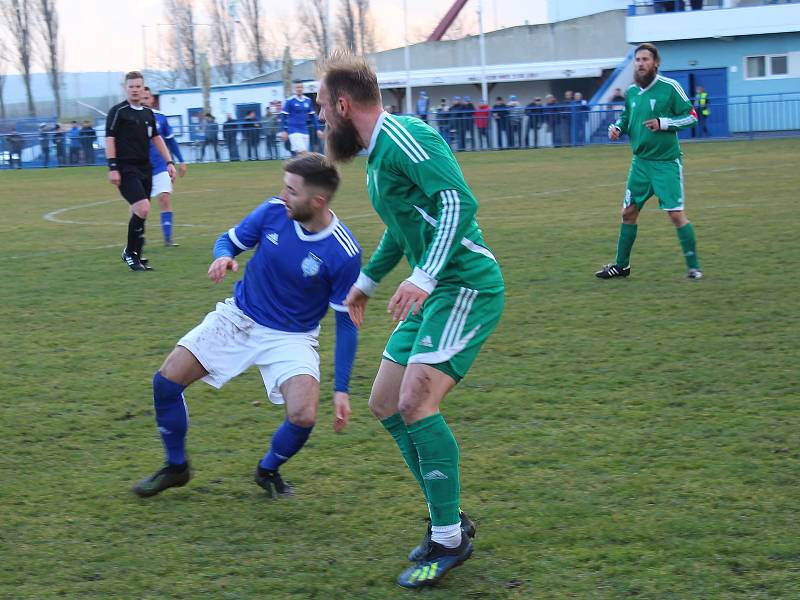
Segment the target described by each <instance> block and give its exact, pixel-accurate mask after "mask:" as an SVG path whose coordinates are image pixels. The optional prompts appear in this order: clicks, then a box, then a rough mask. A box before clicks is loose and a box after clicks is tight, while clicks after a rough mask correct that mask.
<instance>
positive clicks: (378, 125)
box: [367, 110, 389, 156]
mask: <svg viewBox="0 0 800 600" xmlns="http://www.w3.org/2000/svg"><path fill="white" fill-rule="evenodd" d="M388 114H389V113H387V112H386V111H385V110H384V111H382V112H381V114H380V116H379V117H378V120H377V121H375V129H373V130H372V137H370V139H369V148H367V156H369V155H370V154H372V150H373V148H375V143H376V142H377V141H378V134H379V133H380V132H381V128H382V127H383V121H384V120H385V119H386V115H388Z"/></svg>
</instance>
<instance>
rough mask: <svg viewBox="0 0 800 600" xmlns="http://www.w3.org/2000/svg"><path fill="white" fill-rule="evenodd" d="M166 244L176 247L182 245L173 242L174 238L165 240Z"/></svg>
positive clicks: (169, 246) (168, 246)
mask: <svg viewBox="0 0 800 600" xmlns="http://www.w3.org/2000/svg"><path fill="white" fill-rule="evenodd" d="M164 246H166V247H167V248H176V247H178V246H180V244H178V243H176V242H173V241H172V240H164Z"/></svg>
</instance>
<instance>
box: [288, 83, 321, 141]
mask: <svg viewBox="0 0 800 600" xmlns="http://www.w3.org/2000/svg"><path fill="white" fill-rule="evenodd" d="M303 89H304V88H303V83H302V82H301V81H295V82H294V96H292V97H290V98H287V99H286V102H284V103H283V110H281V127H282V128H283V130H282V131H281V136H282V137H283V141H284V142H285V141H286V140H289V150H290V151H291V153H292V156H297V154H298V153H300V152H308V150H309V149H310V145H309V144H310V142H309V139H310V138H309V135H308V126H309V121H310V122H311V124H312V125H313V126H314V129H316V130H317V133H318V134H319V135H322V127H321V126H320V124H319V119H317V112H316V111H315V110H314V101H313V100H312V99H311V98H309V97H308V96H305V95H303Z"/></svg>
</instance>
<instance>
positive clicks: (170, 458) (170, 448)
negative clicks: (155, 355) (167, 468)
mask: <svg viewBox="0 0 800 600" xmlns="http://www.w3.org/2000/svg"><path fill="white" fill-rule="evenodd" d="M184 389H185V388H184V386H182V385H180V384H179V383H175V382H174V381H170V380H169V379H167V378H166V377H164V376H163V375H161V373H160V372H159V371H156V374H155V376H154V377H153V406H154V407H155V409H156V425H158V433H159V434H160V435H161V441H162V442H163V443H164V450H165V451H166V454H167V462H168V463H169V464H171V465H182V464H184V463H185V462H186V451H185V447H184V442H185V440H186V432H187V430H188V429H189V411H188V410H187V408H186V402H185V401H184V399H183V390H184Z"/></svg>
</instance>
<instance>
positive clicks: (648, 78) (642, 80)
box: [633, 69, 658, 89]
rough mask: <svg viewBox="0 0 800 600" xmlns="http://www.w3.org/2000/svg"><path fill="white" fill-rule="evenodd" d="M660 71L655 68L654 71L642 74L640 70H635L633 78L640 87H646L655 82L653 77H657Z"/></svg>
mask: <svg viewBox="0 0 800 600" xmlns="http://www.w3.org/2000/svg"><path fill="white" fill-rule="evenodd" d="M657 74H658V71H656V70H655V69H653V70H652V71H648V72H647V73H642V74H641V75H640V74H639V73H638V72H634V74H633V80H634V81H635V82H636V85H638V86H639V87H640V88H642V89H644V88H646V87H647V86H648V85H650V84H651V83H653V79H655V78H656V75H657Z"/></svg>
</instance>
